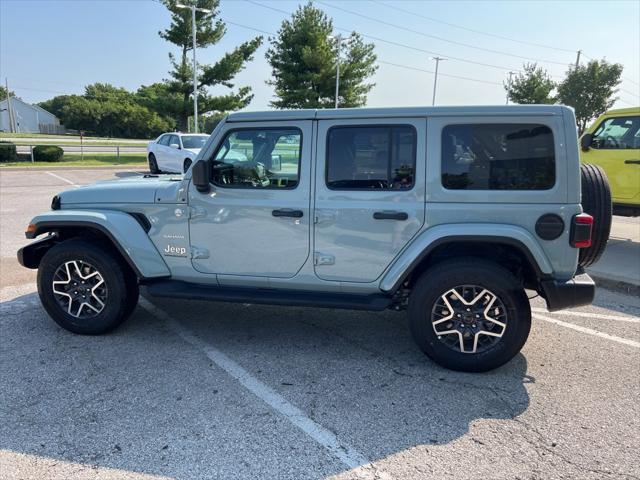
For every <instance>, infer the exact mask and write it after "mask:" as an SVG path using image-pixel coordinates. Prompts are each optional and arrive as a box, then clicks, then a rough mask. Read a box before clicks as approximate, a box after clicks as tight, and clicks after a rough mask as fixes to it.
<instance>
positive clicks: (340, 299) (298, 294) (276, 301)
mask: <svg viewBox="0 0 640 480" xmlns="http://www.w3.org/2000/svg"><path fill="white" fill-rule="evenodd" d="M146 288H147V292H148V293H149V295H151V296H154V297H168V298H183V299H187V300H210V301H214V302H234V303H259V304H265V305H284V306H291V307H323V308H344V309H349V310H371V311H381V310H385V309H386V308H388V307H389V305H390V304H391V297H388V296H386V295H383V294H379V295H358V294H349V293H330V292H309V291H305V290H278V289H273V288H248V287H216V286H210V285H201V284H197V283H188V282H180V281H177V280H156V281H153V282H149V283H147V284H146Z"/></svg>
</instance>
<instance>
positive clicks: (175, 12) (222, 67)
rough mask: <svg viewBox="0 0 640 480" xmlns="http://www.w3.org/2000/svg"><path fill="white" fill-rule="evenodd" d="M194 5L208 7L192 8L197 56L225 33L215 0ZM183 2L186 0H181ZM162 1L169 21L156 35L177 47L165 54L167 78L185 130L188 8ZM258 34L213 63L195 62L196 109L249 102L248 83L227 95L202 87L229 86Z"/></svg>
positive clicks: (189, 110) (189, 82)
mask: <svg viewBox="0 0 640 480" xmlns="http://www.w3.org/2000/svg"><path fill="white" fill-rule="evenodd" d="M191 1H192V2H195V5H196V7H198V8H200V9H203V10H208V12H205V11H196V47H197V49H198V52H199V55H200V58H202V52H200V49H204V48H206V47H209V46H211V45H215V44H216V43H218V42H219V41H220V39H221V38H222V37H223V36H224V34H225V24H224V22H223V21H222V20H221V19H219V18H217V17H218V15H219V11H218V6H219V0H191ZM185 2H186V0H185ZM163 3H164V5H165V6H166V7H167V8H168V9H169V11H170V12H171V25H170V26H169V28H167V29H166V30H164V31H162V32H158V33H159V35H160V36H161V37H162V38H164V39H165V40H167V41H168V42H171V43H173V44H174V45H176V46H177V47H178V48H179V49H180V53H179V56H178V57H177V58H176V57H175V56H174V55H173V54H171V53H170V54H169V58H170V60H171V65H172V70H171V71H170V72H169V75H170V77H171V78H170V79H169V80H168V81H167V85H168V88H169V91H170V92H172V93H174V94H177V95H178V97H179V99H180V102H179V104H178V105H177V106H176V107H177V121H178V127H179V128H180V129H182V130H186V126H187V119H188V117H189V116H190V115H193V98H192V95H193V64H192V61H191V55H190V53H191V52H192V49H193V36H192V19H191V10H190V9H186V8H180V7H178V6H177V4H178V3H180V2H178V1H176V0H163ZM261 43H262V37H256V38H254V39H253V40H250V41H248V42H245V43H243V44H241V45H240V46H238V47H237V48H235V49H234V50H233V51H232V52H229V53H226V54H225V55H224V56H223V57H222V58H221V59H219V60H218V61H217V62H216V63H214V64H211V65H207V64H203V65H198V66H197V68H198V74H197V75H198V81H197V83H198V112H199V113H206V112H210V111H214V110H217V111H230V110H237V109H240V108H243V107H245V106H246V105H248V104H249V102H251V99H252V98H253V95H252V94H251V87H240V88H238V90H237V91H236V92H231V93H229V94H227V95H222V96H212V95H210V94H209V93H208V92H207V90H206V87H214V86H217V85H222V86H225V87H227V88H230V89H233V88H234V84H233V83H232V81H233V78H234V77H235V76H236V75H237V74H238V73H239V72H240V71H241V70H242V69H243V68H244V65H245V63H246V62H247V61H250V60H252V59H253V54H254V52H255V51H256V49H257V48H258V47H259V46H260V45H261Z"/></svg>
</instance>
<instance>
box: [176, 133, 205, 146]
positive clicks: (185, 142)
mask: <svg viewBox="0 0 640 480" xmlns="http://www.w3.org/2000/svg"><path fill="white" fill-rule="evenodd" d="M207 138H209V137H208V136H206V135H183V136H182V148H202V147H204V144H205V142H206V141H207Z"/></svg>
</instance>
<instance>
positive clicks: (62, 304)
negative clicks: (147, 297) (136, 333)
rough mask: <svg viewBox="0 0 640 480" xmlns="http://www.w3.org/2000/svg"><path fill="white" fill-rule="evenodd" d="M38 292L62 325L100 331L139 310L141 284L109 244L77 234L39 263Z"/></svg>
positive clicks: (83, 331)
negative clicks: (92, 241)
mask: <svg viewBox="0 0 640 480" xmlns="http://www.w3.org/2000/svg"><path fill="white" fill-rule="evenodd" d="M38 294H39V295H40V300H41V301H42V305H43V306H44V308H45V310H46V311H47V313H48V314H49V315H50V316H51V318H52V319H53V320H54V321H55V322H56V323H57V324H58V325H60V326H61V327H62V328H64V329H66V330H69V331H70V332H73V333H80V334H85V335H100V334H103V333H106V332H109V331H110V330H113V329H114V328H116V327H117V326H118V325H120V324H121V323H122V322H123V321H125V320H126V319H127V317H128V316H129V315H130V314H131V313H132V312H133V310H134V308H135V305H136V303H137V299H138V285H137V281H135V280H134V278H133V277H132V273H131V272H129V271H128V270H127V268H126V266H124V265H123V264H122V263H121V261H120V259H119V258H117V257H116V256H115V255H114V254H113V253H112V252H110V251H109V249H108V248H106V247H104V246H102V245H96V244H94V243H89V242H87V241H85V240H81V239H76V240H67V241H64V242H62V243H59V244H58V245H55V246H54V247H52V248H51V249H50V250H49V251H48V252H47V253H46V254H45V255H44V257H43V258H42V261H41V262H40V266H39V268H38Z"/></svg>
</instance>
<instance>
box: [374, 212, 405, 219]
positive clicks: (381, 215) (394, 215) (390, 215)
mask: <svg viewBox="0 0 640 480" xmlns="http://www.w3.org/2000/svg"><path fill="white" fill-rule="evenodd" d="M373 218H374V219H376V220H406V219H407V218H409V215H408V214H407V212H396V211H394V210H383V211H382V212H373Z"/></svg>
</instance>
